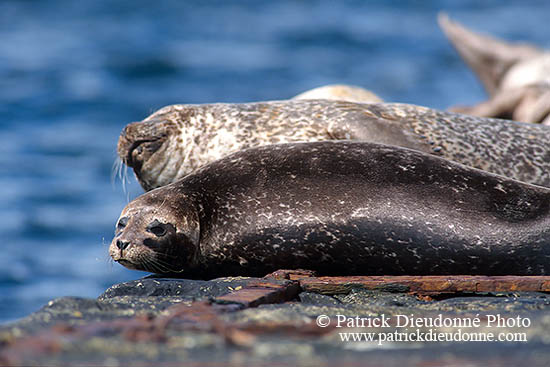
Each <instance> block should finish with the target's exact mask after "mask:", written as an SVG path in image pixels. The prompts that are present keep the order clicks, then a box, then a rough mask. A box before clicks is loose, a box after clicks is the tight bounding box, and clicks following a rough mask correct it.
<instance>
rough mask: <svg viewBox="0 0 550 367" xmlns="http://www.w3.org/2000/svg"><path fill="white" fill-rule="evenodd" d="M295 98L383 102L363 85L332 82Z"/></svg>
mask: <svg viewBox="0 0 550 367" xmlns="http://www.w3.org/2000/svg"><path fill="white" fill-rule="evenodd" d="M293 99H330V100H336V101H347V102H355V103H381V102H383V101H382V99H381V98H380V97H378V96H377V95H376V94H374V93H372V92H371V91H369V90H366V89H364V88H361V87H357V86H354V85H344V84H331V85H324V86H322V87H318V88H313V89H310V90H308V91H305V92H303V93H300V94H298V95H297V96H294V97H293Z"/></svg>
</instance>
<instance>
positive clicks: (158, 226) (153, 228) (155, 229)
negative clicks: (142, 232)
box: [147, 219, 167, 237]
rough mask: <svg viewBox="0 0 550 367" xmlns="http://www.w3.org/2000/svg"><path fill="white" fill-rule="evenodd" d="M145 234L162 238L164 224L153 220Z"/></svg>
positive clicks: (164, 229)
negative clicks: (148, 233)
mask: <svg viewBox="0 0 550 367" xmlns="http://www.w3.org/2000/svg"><path fill="white" fill-rule="evenodd" d="M147 232H150V233H152V234H154V235H155V236H157V237H162V236H164V235H165V234H166V232H167V230H166V224H164V223H161V222H159V221H158V220H156V219H155V220H154V221H153V222H152V223H151V224H149V225H148V226H147Z"/></svg>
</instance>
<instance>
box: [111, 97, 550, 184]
mask: <svg viewBox="0 0 550 367" xmlns="http://www.w3.org/2000/svg"><path fill="white" fill-rule="evenodd" d="M321 140H360V141H368V142H375V143H383V144H389V145H396V146H402V147H406V148H411V149H416V150H419V151H422V152H426V153H430V154H434V155H438V156H441V157H444V158H447V159H450V160H454V161H456V162H459V163H462V164H465V165H468V166H471V167H475V168H479V169H482V170H485V171H488V172H492V173H496V174H500V175H503V176H506V177H510V178H514V179H517V180H520V181H524V182H527V183H532V184H537V185H542V186H550V144H548V142H549V141H550V128H549V127H547V126H541V125H532V124H525V123H516V122H509V121H505V120H498V119H488V118H479V117H472V116H467V115H460V114H454V113H450V112H443V111H437V110H433V109H429V108H425V107H420V106H414V105H406V104H390V103H377V104H361V103H351V102H344V101H328V100H286V101H273V102H256V103H243V104H223V103H218V104H204V105H173V106H168V107H165V108H162V109H161V110H159V111H157V112H155V113H154V114H152V115H151V116H149V117H148V118H146V119H145V120H143V121H141V122H136V123H132V124H129V125H127V126H126V127H125V129H124V130H123V132H122V133H121V136H120V138H119V141H118V154H119V157H120V158H121V159H122V161H123V162H124V163H125V164H127V165H128V166H130V167H132V168H133V169H134V172H135V174H136V176H137V177H138V180H139V182H140V183H141V185H142V187H143V188H144V189H145V190H150V189H153V188H156V187H160V186H163V185H166V184H169V183H171V182H174V181H177V180H178V179H180V178H182V177H184V176H185V175H186V174H189V173H191V172H193V171H194V170H196V169H198V168H199V167H200V166H202V165H204V164H206V163H208V162H211V161H214V160H216V159H219V158H221V157H223V156H225V155H227V154H229V153H231V152H234V151H237V150H240V149H244V148H248V147H253V146H261V145H267V144H275V143H286V142H300V141H304V142H305V141H310V142H311V141H321Z"/></svg>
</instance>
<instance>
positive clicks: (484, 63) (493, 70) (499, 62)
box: [437, 13, 542, 96]
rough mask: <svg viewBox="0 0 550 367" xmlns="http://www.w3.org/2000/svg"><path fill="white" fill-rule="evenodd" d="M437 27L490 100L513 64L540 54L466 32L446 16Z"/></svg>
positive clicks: (444, 15) (439, 18)
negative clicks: (476, 78)
mask: <svg viewBox="0 0 550 367" xmlns="http://www.w3.org/2000/svg"><path fill="white" fill-rule="evenodd" d="M437 21H438V23H439V27H440V28H441V29H442V30H443V33H445V35H446V36H447V38H448V39H449V41H450V42H451V44H452V45H453V46H454V48H455V49H456V51H457V52H458V54H459V55H460V56H461V57H462V59H463V60H464V61H465V62H466V64H468V66H470V68H472V70H473V71H474V72H475V74H476V75H477V77H478V78H479V79H480V80H481V82H482V83H483V86H484V87H485V90H486V91H487V93H489V95H490V96H493V95H495V93H496V92H497V90H498V87H499V84H500V82H501V80H502V78H503V76H504V75H505V74H506V72H507V71H508V69H509V68H510V67H511V66H512V65H514V64H515V63H517V62H519V61H521V60H525V59H529V58H532V57H534V56H537V55H540V54H541V53H542V51H541V50H539V49H537V48H536V47H533V46H529V45H526V44H522V43H516V44H513V43H508V42H504V41H501V40H499V39H496V38H493V37H490V36H487V35H483V34H479V33H476V32H473V31H470V30H468V29H466V28H465V27H464V26H462V25H461V24H460V23H458V22H455V21H452V20H451V19H450V18H449V16H448V15H447V14H446V13H439V15H438V16H437Z"/></svg>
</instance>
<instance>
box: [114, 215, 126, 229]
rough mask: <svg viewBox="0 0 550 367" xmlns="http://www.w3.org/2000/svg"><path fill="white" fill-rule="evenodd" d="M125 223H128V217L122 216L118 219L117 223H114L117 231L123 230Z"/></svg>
mask: <svg viewBox="0 0 550 367" xmlns="http://www.w3.org/2000/svg"><path fill="white" fill-rule="evenodd" d="M127 224H128V217H122V218H120V219H119V220H118V223H117V224H116V229H117V230H118V231H120V230H123V229H124V227H126V225H127Z"/></svg>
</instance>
